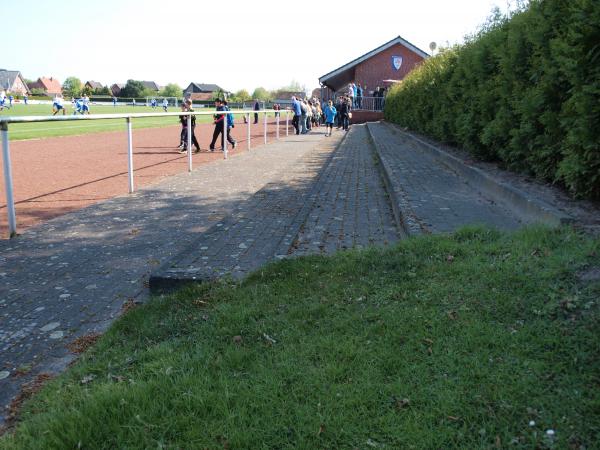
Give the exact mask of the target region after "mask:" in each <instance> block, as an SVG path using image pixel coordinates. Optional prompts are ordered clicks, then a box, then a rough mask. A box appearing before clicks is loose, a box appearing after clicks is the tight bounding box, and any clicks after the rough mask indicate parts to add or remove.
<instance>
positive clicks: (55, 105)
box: [52, 94, 66, 116]
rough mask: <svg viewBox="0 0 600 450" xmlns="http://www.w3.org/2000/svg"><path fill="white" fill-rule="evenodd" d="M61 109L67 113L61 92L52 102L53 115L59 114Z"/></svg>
mask: <svg viewBox="0 0 600 450" xmlns="http://www.w3.org/2000/svg"><path fill="white" fill-rule="evenodd" d="M59 111H62V113H63V116H64V115H65V113H66V110H65V105H64V104H63V98H62V95H61V94H57V95H56V97H54V101H53V102H52V115H53V116H55V115H57V114H58V112H59Z"/></svg>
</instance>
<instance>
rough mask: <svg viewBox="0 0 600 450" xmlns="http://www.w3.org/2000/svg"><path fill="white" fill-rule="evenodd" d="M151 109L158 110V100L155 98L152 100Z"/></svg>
mask: <svg viewBox="0 0 600 450" xmlns="http://www.w3.org/2000/svg"><path fill="white" fill-rule="evenodd" d="M150 107H151V108H152V109H156V99H155V98H153V99H152V100H150Z"/></svg>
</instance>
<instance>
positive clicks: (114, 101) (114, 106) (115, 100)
mask: <svg viewBox="0 0 600 450" xmlns="http://www.w3.org/2000/svg"><path fill="white" fill-rule="evenodd" d="M116 107H117V97H115V96H113V108H116Z"/></svg>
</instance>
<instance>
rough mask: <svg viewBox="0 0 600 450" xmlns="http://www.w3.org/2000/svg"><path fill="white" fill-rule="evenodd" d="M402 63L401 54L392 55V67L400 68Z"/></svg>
mask: <svg viewBox="0 0 600 450" xmlns="http://www.w3.org/2000/svg"><path fill="white" fill-rule="evenodd" d="M401 65H402V56H392V67H393V68H394V69H396V70H400V66H401Z"/></svg>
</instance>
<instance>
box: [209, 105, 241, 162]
mask: <svg viewBox="0 0 600 450" xmlns="http://www.w3.org/2000/svg"><path fill="white" fill-rule="evenodd" d="M215 106H216V107H217V111H226V110H225V106H224V105H223V101H222V100H221V99H216V100H215ZM224 120H227V114H225V113H221V114H215V115H214V124H215V129H214V131H213V138H212V141H211V142H210V151H211V152H214V151H215V143H216V142H217V138H218V137H219V134H220V135H221V150H224V149H225V136H224V134H225V133H223V121H224ZM226 134H227V142H229V143H230V144H231V145H232V146H233V148H235V145H236V143H235V141H234V140H233V139H232V138H231V135H230V134H229V127H227V131H226Z"/></svg>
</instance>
